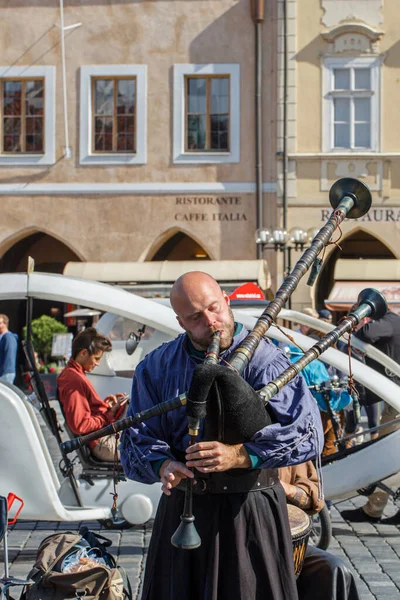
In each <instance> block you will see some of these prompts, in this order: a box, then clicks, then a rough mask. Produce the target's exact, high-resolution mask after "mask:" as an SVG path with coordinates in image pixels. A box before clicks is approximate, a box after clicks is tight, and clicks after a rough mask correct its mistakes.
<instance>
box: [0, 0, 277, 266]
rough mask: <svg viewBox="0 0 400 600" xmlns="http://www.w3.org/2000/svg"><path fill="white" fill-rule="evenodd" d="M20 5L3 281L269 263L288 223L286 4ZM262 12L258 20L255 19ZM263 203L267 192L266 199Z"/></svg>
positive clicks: (9, 96)
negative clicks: (204, 263)
mask: <svg viewBox="0 0 400 600" xmlns="http://www.w3.org/2000/svg"><path fill="white" fill-rule="evenodd" d="M252 7H253V3H252V2H250V0H185V1H182V2H175V1H174V0H154V1H152V2H134V1H132V2H121V1H119V0H110V1H109V2H100V1H99V2H96V0H95V1H93V0H82V1H81V2H79V3H76V2H71V3H69V2H68V0H65V1H64V2H63V1H62V0H59V1H58V0H55V1H54V2H48V1H45V0H21V1H19V2H16V3H14V2H12V3H7V6H6V7H4V8H3V10H2V22H1V24H0V27H1V34H2V35H1V36H0V46H1V56H2V63H1V64H2V66H1V67H0V84H1V95H2V105H1V110H2V113H3V114H2V120H1V123H2V127H1V132H2V133H1V148H0V178H1V181H0V196H1V206H2V219H1V221H0V271H1V272H10V271H23V270H25V269H26V260H27V256H28V255H32V256H33V257H34V258H35V262H36V268H37V269H38V270H43V271H50V272H62V270H63V267H64V265H65V264H66V262H68V261H100V262H101V261H149V260H182V259H185V260H191V259H196V258H201V259H212V260H221V259H234V260H236V259H253V258H256V254H257V247H256V244H255V238H254V235H255V230H256V228H257V225H258V223H257V219H260V211H261V212H262V213H263V216H262V218H263V219H264V218H265V219H267V220H270V221H271V220H272V221H274V220H275V219H276V156H275V155H276V127H277V122H276V115H277V111H276V90H277V85H276V60H277V44H276V36H277V33H276V32H277V5H276V3H275V2H271V3H270V2H268V3H266V6H265V14H264V18H263V19H260V20H262V23H261V29H260V30H259V31H260V32H261V39H260V46H259V47H261V48H262V71H261V83H262V106H261V108H262V117H263V118H262V129H260V128H259V131H260V137H261V139H260V143H261V145H262V156H263V157H264V160H263V162H262V165H261V168H262V173H261V175H262V178H261V179H262V180H261V188H262V189H261V193H260V197H261V208H260V207H257V193H256V192H257V185H256V176H255V173H256V124H257V123H256V116H255V108H254V105H255V96H256V78H255V69H256V52H255V49H256V43H255V35H256V33H255V21H254V18H253V13H252ZM253 8H254V7H253ZM258 189H260V188H258Z"/></svg>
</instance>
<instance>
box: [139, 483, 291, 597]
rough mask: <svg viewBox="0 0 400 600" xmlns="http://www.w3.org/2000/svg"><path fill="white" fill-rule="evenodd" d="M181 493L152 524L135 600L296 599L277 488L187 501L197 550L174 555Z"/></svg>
mask: <svg viewBox="0 0 400 600" xmlns="http://www.w3.org/2000/svg"><path fill="white" fill-rule="evenodd" d="M183 503H184V493H183V492H181V491H179V490H173V491H172V494H171V496H169V497H167V496H165V495H163V496H162V498H161V500H160V504H159V506H158V510H157V515H156V518H155V521H154V528H153V534H152V537H151V541H150V547H149V553H148V557H147V563H146V571H145V577H144V585H143V594H142V600H296V599H297V588H296V581H295V577H294V567H293V549H292V542H291V536H290V528H289V522H288V516H287V509H286V500H285V494H284V491H283V488H282V487H281V485H280V484H278V485H275V486H274V487H271V488H268V489H266V490H262V491H255V492H248V493H247V494H218V495H212V494H206V495H204V496H197V495H196V496H194V497H193V513H194V516H195V519H196V520H195V525H196V529H197V531H198V533H199V535H200V537H201V540H202V543H201V546H200V548H197V549H196V550H179V549H177V548H174V547H173V546H172V545H171V536H172V535H173V534H174V532H175V530H176V528H177V527H178V525H179V524H180V516H181V514H182V510H183Z"/></svg>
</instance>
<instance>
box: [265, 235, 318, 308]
mask: <svg viewBox="0 0 400 600" xmlns="http://www.w3.org/2000/svg"><path fill="white" fill-rule="evenodd" d="M318 231H319V230H318V228H316V227H311V228H310V229H308V230H307V231H306V230H305V229H302V228H301V227H293V229H291V230H290V231H289V232H287V231H285V229H279V228H275V229H273V228H269V227H265V228H262V229H257V231H256V236H255V237H256V244H257V245H258V246H261V247H262V249H263V250H274V252H283V262H284V275H285V276H286V275H288V274H289V273H290V272H291V270H292V260H291V258H292V250H300V251H302V250H303V249H304V248H305V246H307V245H309V244H311V242H312V240H313V239H314V237H315V236H316V234H317V233H318ZM288 306H289V308H291V307H292V302H291V297H290V296H289V299H288Z"/></svg>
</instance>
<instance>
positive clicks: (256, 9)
mask: <svg viewBox="0 0 400 600" xmlns="http://www.w3.org/2000/svg"><path fill="white" fill-rule="evenodd" d="M264 3H265V0H250V4H251V9H252V13H253V20H254V24H255V153H256V156H255V160H256V164H255V167H256V207H257V208H256V225H257V226H256V228H257V229H261V227H263V221H264V219H263V189H262V187H263V156H262V134H263V131H262V52H263V48H262V24H263V22H264ZM262 256H263V251H262V247H261V246H259V245H257V258H262Z"/></svg>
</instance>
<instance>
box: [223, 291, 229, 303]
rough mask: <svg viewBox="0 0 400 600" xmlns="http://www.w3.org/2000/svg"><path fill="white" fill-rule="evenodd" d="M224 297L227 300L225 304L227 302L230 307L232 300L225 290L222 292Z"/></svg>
mask: <svg viewBox="0 0 400 600" xmlns="http://www.w3.org/2000/svg"><path fill="white" fill-rule="evenodd" d="M222 295H223V297H224V300H225V302H226V303H227V305H228V306H229V305H230V303H231V301H230V298H229V296H228V294H227V293H226V292H224V290H222Z"/></svg>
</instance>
